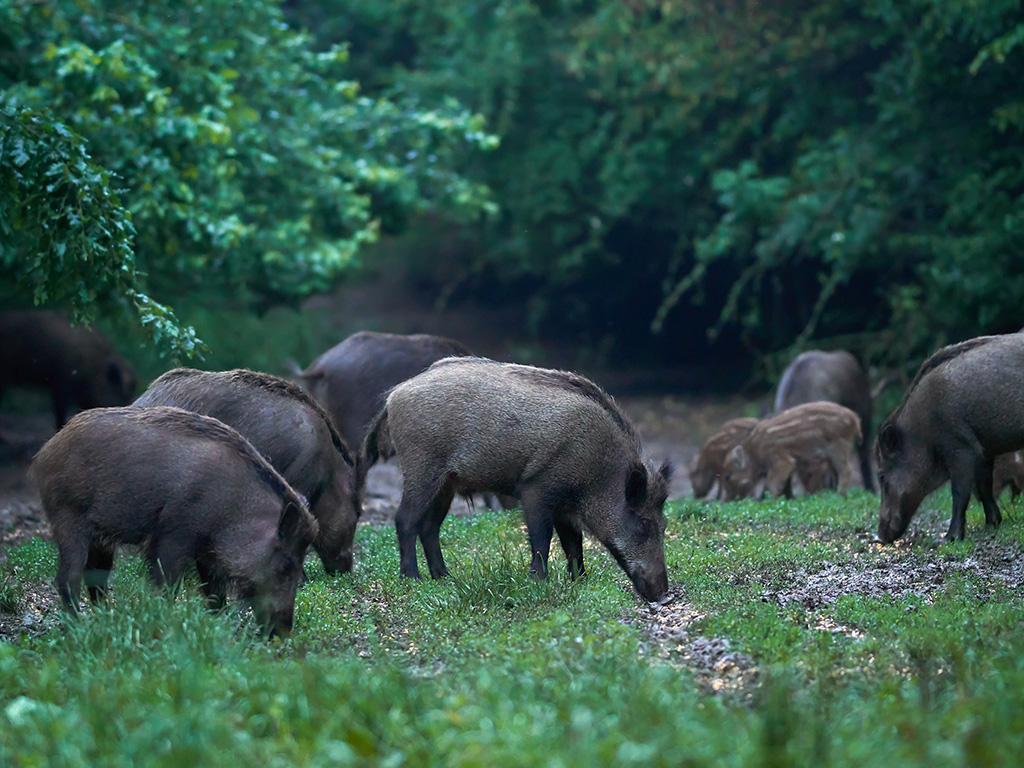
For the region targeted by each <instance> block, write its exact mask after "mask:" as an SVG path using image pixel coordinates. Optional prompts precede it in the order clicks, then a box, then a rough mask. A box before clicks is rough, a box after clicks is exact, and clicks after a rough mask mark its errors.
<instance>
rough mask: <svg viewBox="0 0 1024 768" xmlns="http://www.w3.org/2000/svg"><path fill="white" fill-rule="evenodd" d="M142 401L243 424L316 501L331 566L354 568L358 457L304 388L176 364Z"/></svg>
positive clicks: (321, 549)
mask: <svg viewBox="0 0 1024 768" xmlns="http://www.w3.org/2000/svg"><path fill="white" fill-rule="evenodd" d="M134 405H136V406H153V405H172V406H176V407H178V408H184V409H185V410H187V411H193V412H195V413H201V414H203V415H204V416H212V417H213V418H215V419H219V420H220V421H223V422H224V423H225V424H227V425H228V426H230V427H233V428H234V429H236V430H238V432H239V433H240V434H241V435H242V437H244V438H245V439H246V440H248V441H249V442H250V443H252V445H253V447H254V448H255V449H256V450H257V451H259V452H260V454H261V455H262V456H263V458H265V459H266V460H267V461H269V462H270V464H271V466H273V467H274V468H275V469H276V470H277V471H278V472H280V473H281V475H282V476H283V477H284V479H285V480H286V481H287V482H288V484H289V485H291V486H292V488H294V489H295V490H296V491H298V492H299V493H301V494H302V495H303V496H305V497H306V499H307V500H308V502H309V510H310V512H312V513H313V517H315V518H316V519H317V523H318V524H319V530H320V533H319V535H318V536H317V538H316V540H315V541H314V542H313V549H315V550H316V553H317V554H318V555H319V556H320V560H321V562H322V563H323V564H324V570H325V571H326V572H327V573H331V574H333V573H339V572H340V573H348V572H349V571H351V570H352V543H353V539H354V538H355V532H356V523H357V521H358V518H359V510H360V502H359V500H358V498H357V489H356V479H355V460H354V457H353V456H352V454H351V453H350V452H349V449H348V446H346V445H345V441H344V440H342V438H341V436H340V435H339V434H338V431H337V430H336V429H335V428H334V425H333V424H332V423H331V419H330V417H329V416H328V415H327V413H326V412H325V411H324V409H323V408H322V407H321V406H320V405H319V404H318V403H317V402H316V401H315V400H313V398H311V397H310V396H309V395H308V394H306V392H305V391H303V390H302V388H300V387H299V386H297V385H296V384H292V383H291V382H290V381H286V380H285V379H282V378H279V377H277V376H272V375H270V374H269V373H259V372H256V371H249V370H246V369H238V370H234V371H223V372H216V373H215V372H207V371H197V370H194V369H192V368H176V369H174V370H172V371H168V372H167V373H165V374H163V375H162V376H160V377H159V378H158V379H156V381H154V382H153V383H152V384H150V386H149V389H147V390H146V391H145V392H144V393H143V394H142V396H141V397H139V399H138V400H136V401H135V403H134Z"/></svg>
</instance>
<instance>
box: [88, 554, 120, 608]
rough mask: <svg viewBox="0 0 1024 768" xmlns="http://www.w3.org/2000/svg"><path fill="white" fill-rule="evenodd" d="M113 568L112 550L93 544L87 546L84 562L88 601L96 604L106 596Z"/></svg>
mask: <svg viewBox="0 0 1024 768" xmlns="http://www.w3.org/2000/svg"><path fill="white" fill-rule="evenodd" d="M113 567H114V548H113V547H105V546H101V545H98V544H96V542H93V543H92V544H90V545H89V557H88V558H86V561H85V586H87V587H88V588H89V599H90V600H91V601H92V602H94V603H95V602H98V601H100V600H102V599H103V598H104V597H106V595H107V580H108V579H109V578H110V570H111V569H112V568H113Z"/></svg>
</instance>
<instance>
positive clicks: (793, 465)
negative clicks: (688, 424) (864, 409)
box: [721, 402, 861, 501]
mask: <svg viewBox="0 0 1024 768" xmlns="http://www.w3.org/2000/svg"><path fill="white" fill-rule="evenodd" d="M860 439H861V433H860V418H858V416H857V414H855V413H854V412H853V411H851V410H850V409H849V408H844V407H843V406H841V405H838V404H836V403H827V402H819V403H805V404H803V405H798V406H795V407H793V408H790V409H788V410H786V411H783V412H782V413H779V414H777V415H775V416H772V417H770V418H767V419H762V420H761V421H760V422H758V424H757V426H755V427H754V428H753V429H752V430H751V431H750V434H749V435H748V436H747V438H746V439H745V440H744V441H743V442H742V443H740V444H739V445H737V446H736V447H735V448H733V449H732V450H731V451H729V454H728V455H727V456H726V458H725V466H724V469H723V472H722V481H721V482H722V488H723V489H724V492H725V500H726V501H732V500H734V499H737V498H743V497H745V496H748V495H749V494H750V493H751V492H752V491H753V489H754V487H755V486H756V485H757V484H758V483H759V482H761V481H762V480H763V481H764V483H765V491H766V492H767V493H769V494H770V495H772V496H781V495H784V494H787V495H788V494H790V493H791V482H792V477H793V473H794V471H797V469H798V466H799V465H801V464H803V465H805V466H806V467H807V468H808V473H809V474H808V475H807V477H812V476H813V475H811V474H810V473H816V474H818V475H821V474H822V472H821V469H820V466H821V462H822V461H827V463H828V466H829V468H830V471H831V472H834V473H835V476H836V478H838V485H839V488H840V489H846V488H847V487H848V486H849V483H850V456H851V454H852V452H853V447H854V445H856V444H857V443H858V442H859V441H860Z"/></svg>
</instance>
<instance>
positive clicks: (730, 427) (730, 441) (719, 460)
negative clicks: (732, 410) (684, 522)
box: [689, 417, 757, 499]
mask: <svg viewBox="0 0 1024 768" xmlns="http://www.w3.org/2000/svg"><path fill="white" fill-rule="evenodd" d="M756 424H757V419H753V418H746V417H745V418H739V419H730V420H729V421H727V422H725V424H723V425H722V428H721V429H720V430H718V431H717V432H716V433H715V434H713V435H712V436H711V437H709V438H708V439H707V440H705V441H704V444H703V445H702V446H701V447H700V453H698V454H697V456H696V457H695V458H694V459H693V461H692V462H690V466H689V470H690V483H691V485H693V495H694V498H697V499H703V498H704V497H705V496H707V495H708V494H709V493H710V492H711V488H712V487H713V486H714V484H715V482H716V481H717V480H718V479H719V477H721V475H722V466H723V465H724V464H725V456H726V454H728V453H729V451H731V450H732V449H733V448H735V447H736V446H737V445H739V444H740V443H741V442H743V440H744V439H745V438H746V437H747V435H749V434H750V431H751V430H752V429H753V428H754V426H755V425H756ZM718 498H719V499H721V498H722V487H721V483H719V487H718Z"/></svg>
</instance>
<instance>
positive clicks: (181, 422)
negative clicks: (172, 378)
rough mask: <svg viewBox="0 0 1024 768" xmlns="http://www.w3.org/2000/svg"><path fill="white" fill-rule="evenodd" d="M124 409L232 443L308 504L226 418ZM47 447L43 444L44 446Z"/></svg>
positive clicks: (280, 487)
mask: <svg viewBox="0 0 1024 768" xmlns="http://www.w3.org/2000/svg"><path fill="white" fill-rule="evenodd" d="M123 410H124V413H123V415H122V417H123V418H125V419H135V420H136V421H141V422H146V423H149V424H153V425H156V426H158V427H161V428H163V429H166V430H167V431H168V432H178V433H180V434H182V435H186V436H190V437H192V436H194V437H199V438H203V439H209V440H214V441H216V442H219V443H224V444H226V445H229V446H231V447H232V448H233V449H234V450H235V452H236V453H238V455H239V456H242V457H243V458H245V459H246V461H248V462H249V464H251V465H252V467H253V469H255V470H256V473H257V474H258V475H259V477H260V479H261V480H263V482H265V483H266V484H267V485H268V486H269V487H270V488H271V490H273V491H274V492H275V493H277V494H279V495H280V496H282V497H284V498H288V499H293V500H295V501H297V502H299V503H300V506H301V507H302V508H303V509H305V508H306V502H305V500H304V499H301V498H299V496H298V494H296V492H295V490H294V489H293V488H292V487H291V486H290V485H288V483H287V482H286V481H285V479H284V478H283V477H281V475H280V474H279V473H278V472H277V470H275V469H274V468H273V467H272V466H270V463H269V462H267V461H266V460H265V459H264V458H263V457H262V456H260V454H259V453H258V452H257V451H256V449H255V448H253V447H252V444H251V443H250V442H249V441H248V440H246V439H245V438H244V437H242V436H241V435H240V434H238V432H236V431H235V430H233V429H232V428H231V427H229V426H227V425H226V424H224V423H223V422H221V421H218V420H217V419H214V418H210V417H208V416H200V415H198V414H195V413H192V412H191V411H186V410H183V409H181V408H172V407H161V408H126V409H123ZM45 447H46V446H43V448H44V450H45Z"/></svg>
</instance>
